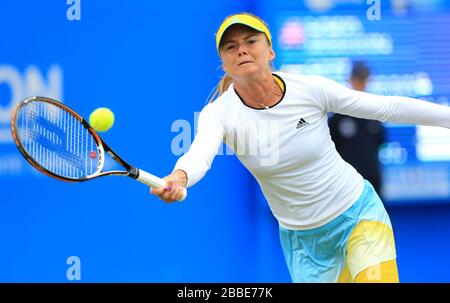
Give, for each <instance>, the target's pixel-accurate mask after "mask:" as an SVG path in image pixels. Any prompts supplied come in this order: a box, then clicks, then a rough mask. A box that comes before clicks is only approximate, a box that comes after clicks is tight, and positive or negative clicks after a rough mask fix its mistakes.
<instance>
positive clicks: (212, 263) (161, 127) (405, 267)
mask: <svg viewBox="0 0 450 303" xmlns="http://www.w3.org/2000/svg"><path fill="white" fill-rule="evenodd" d="M76 2H77V1H70V0H69V1H64V0H60V1H48V0H46V1H39V2H36V1H8V2H6V1H3V2H1V3H0V29H1V30H0V33H1V39H0V191H1V193H0V282H70V280H69V279H68V276H67V271H68V269H70V266H71V264H70V262H69V264H68V260H70V257H72V256H74V257H77V258H78V259H79V261H80V262H81V263H80V264H81V265H80V269H81V271H80V272H81V277H80V278H81V280H80V281H82V282H289V281H290V278H289V274H288V272H287V269H286V266H285V263H284V259H283V256H282V253H281V248H280V245H279V239H278V232H277V223H276V222H275V220H274V218H273V217H272V215H271V214H270V210H269V208H268V207H267V205H266V202H265V201H264V199H263V197H262V196H261V192H260V190H259V189H258V188H257V184H256V182H255V181H254V179H253V178H252V177H251V176H250V174H249V173H248V172H247V171H246V170H245V169H244V168H243V167H242V165H241V164H240V163H239V162H238V161H237V159H236V158H235V157H234V156H232V155H226V152H223V154H224V155H218V156H217V157H216V158H215V160H214V163H213V166H212V169H211V170H210V172H209V173H208V174H207V175H206V177H205V178H204V179H203V180H202V181H201V182H200V183H198V185H196V186H194V187H192V188H191V189H190V191H189V197H188V199H187V200H186V201H185V202H183V203H174V204H170V205H167V204H164V203H162V202H161V201H159V200H158V199H157V198H155V197H154V196H151V195H149V194H148V188H146V187H145V186H143V185H142V184H140V183H138V182H133V181H132V180H130V179H128V178H120V177H115V178H114V177H111V178H104V179H97V180H95V181H92V182H86V183H81V184H70V183H63V182H59V181H56V180H52V179H50V178H47V177H45V176H42V175H40V174H39V173H36V172H35V171H34V170H33V169H32V168H30V167H29V165H28V164H27V163H26V162H25V161H24V160H22V158H21V156H20V154H19V153H18V151H17V149H16V147H15V145H14V144H13V142H12V140H11V136H10V135H9V133H10V130H9V123H10V114H11V110H12V108H13V106H14V105H15V104H16V103H17V102H18V101H19V100H21V99H23V98H25V97H27V96H30V95H45V96H50V97H54V98H56V99H61V100H63V101H64V102H65V103H66V104H68V105H69V106H71V107H72V108H74V109H75V110H76V111H78V112H79V113H80V114H82V115H83V116H85V117H87V116H88V115H89V114H90V112H91V111H92V110H94V109H95V108H97V107H101V106H106V107H109V108H111V109H112V110H113V111H114V113H115V116H116V123H115V125H114V127H113V128H112V129H111V130H110V131H109V132H107V133H105V134H104V135H103V136H102V137H103V138H104V139H105V141H106V142H108V144H109V145H110V146H111V147H112V148H113V149H114V150H116V151H117V152H118V153H119V154H120V155H121V156H122V157H123V158H125V159H126V160H128V161H129V162H131V163H132V164H134V165H136V166H139V167H142V168H143V169H146V170H148V171H151V172H152V173H155V174H156V175H159V176H165V175H166V174H168V173H169V172H170V171H171V170H172V168H173V165H174V164H175V161H176V160H177V158H178V157H179V155H180V154H181V153H182V152H183V151H185V150H186V148H187V147H188V146H189V143H190V140H191V139H192V138H193V136H194V133H195V121H196V116H197V115H196V113H198V112H199V111H200V110H201V109H202V107H203V106H204V104H205V102H206V99H207V97H208V95H209V93H210V91H211V90H212V88H213V87H214V86H215V85H216V83H217V82H218V80H219V77H220V76H221V71H220V69H219V66H220V61H219V59H218V57H217V54H216V50H215V37H214V33H215V31H216V29H217V27H218V26H219V25H220V23H221V21H222V20H223V19H224V18H225V17H226V16H227V15H229V14H232V13H236V12H241V11H250V12H253V13H256V14H259V15H261V16H262V17H263V18H264V19H266V20H267V21H268V22H269V24H273V28H274V29H275V30H274V31H275V36H276V33H277V32H278V28H279V26H280V24H281V21H280V20H282V18H283V16H286V7H289V8H293V9H294V10H300V12H306V11H307V9H308V8H307V7H305V6H304V5H303V4H302V5H298V6H294V7H292V5H293V4H292V3H293V2H292V1H279V2H276V3H278V4H276V3H275V1H273V2H272V1H269V0H267V1H250V0H249V1H215V2H214V5H211V3H208V2H207V1H189V2H184V1H180V2H164V1H161V2H154V1H152V2H150V1H127V2H124V1H122V2H117V3H116V2H111V1H105V0H97V1H88V0H80V1H79V3H80V4H81V5H80V10H79V12H80V15H79V18H80V20H69V19H70V16H69V18H68V10H69V12H72V11H71V9H73V6H74V5H75V4H76ZM297 2H299V3H301V2H302V1H297ZM341 2H342V1H341ZM353 2H354V1H353ZM282 5H287V6H282ZM354 5H359V7H361V8H362V9H363V10H364V13H365V9H367V5H366V4H365V1H362V2H361V3H359V4H354ZM333 9H340V8H339V7H337V8H333ZM342 9H345V8H342ZM75 17H77V16H75ZM72 18H74V15H72ZM380 22H381V21H380ZM380 24H382V23H380ZM282 64H283V62H281V61H277V62H276V65H277V66H281V65H282ZM223 151H225V150H223ZM389 212H390V214H391V219H392V222H393V225H394V228H395V236H396V241H397V250H398V254H399V259H398V263H399V269H400V278H401V279H402V280H403V281H414V282H421V281H450V272H449V268H450V261H449V260H448V255H449V253H450V244H448V243H449V241H447V239H448V234H449V231H450V222H449V219H450V209H449V207H448V206H447V204H441V205H435V204H430V203H428V204H427V203H422V204H417V205H415V206H411V205H404V206H392V207H389ZM75 281H77V280H75Z"/></svg>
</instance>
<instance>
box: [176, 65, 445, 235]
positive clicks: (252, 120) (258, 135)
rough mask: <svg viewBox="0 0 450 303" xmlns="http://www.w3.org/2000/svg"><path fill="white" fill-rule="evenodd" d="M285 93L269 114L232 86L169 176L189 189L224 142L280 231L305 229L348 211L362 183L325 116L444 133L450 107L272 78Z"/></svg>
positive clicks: (203, 118) (209, 109)
mask: <svg viewBox="0 0 450 303" xmlns="http://www.w3.org/2000/svg"><path fill="white" fill-rule="evenodd" d="M274 76H276V77H278V78H280V79H281V80H282V81H283V83H284V86H285V90H284V95H283V97H282V99H281V101H280V102H278V103H277V104H275V105H274V106H272V107H270V108H268V109H254V108H251V107H248V106H247V105H245V104H244V103H243V101H242V100H241V99H240V97H239V96H238V95H237V93H236V91H235V89H234V87H233V85H231V86H230V87H229V88H228V90H227V91H226V92H225V93H224V94H222V96H220V97H219V98H218V99H217V100H215V101H214V102H213V103H210V104H208V105H206V106H205V107H204V108H203V110H202V111H201V113H200V115H199V121H198V128H197V134H196V136H195V138H194V141H193V143H192V145H191V146H190V149H189V151H188V152H187V153H186V154H185V155H183V156H182V157H180V158H179V159H178V161H177V163H176V165H175V168H174V170H176V169H181V170H184V171H185V172H186V174H187V177H188V183H187V187H190V186H192V185H194V184H195V183H197V182H198V181H199V180H200V179H201V178H202V177H203V176H204V175H205V173H206V171H207V170H208V169H210V167H211V164H212V161H213V159H214V157H215V155H216V154H217V152H218V149H219V147H220V145H221V142H222V141H224V142H225V143H226V144H227V145H228V146H229V147H230V148H231V149H232V150H233V151H234V152H235V154H236V155H237V157H238V158H239V160H240V161H241V162H242V163H243V165H244V166H245V167H246V168H247V169H248V170H249V171H250V172H251V173H252V174H253V176H254V177H255V178H256V180H257V181H258V183H259V185H260V186H261V189H262V191H263V193H264V196H265V198H266V199H267V201H268V203H269V206H270V208H271V210H272V213H273V215H274V216H275V217H276V219H277V220H278V222H279V224H280V225H281V226H282V227H285V228H288V229H311V228H315V227H319V226H321V225H323V224H326V223H328V222H329V221H331V220H333V219H334V218H336V217H338V216H339V215H340V214H342V213H343V212H345V211H346V210H347V209H348V208H350V207H351V206H352V204H353V203H354V202H356V200H357V199H358V197H359V196H360V195H361V193H362V191H363V187H364V182H363V178H362V176H361V175H360V174H359V173H358V172H357V171H356V170H355V169H354V168H353V167H352V166H351V165H350V164H348V163H347V162H345V161H344V160H343V159H342V158H341V157H340V155H339V154H338V152H337V151H336V148H335V145H334V143H333V141H332V140H331V137H330V132H329V128H328V123H327V113H328V112H335V113H340V114H345V115H350V116H355V117H360V118H366V119H374V120H379V121H383V122H384V121H389V122H394V123H412V124H421V125H430V126H442V127H447V128H450V107H447V106H443V105H438V104H434V103H431V102H426V101H422V100H419V99H413V98H407V97H396V96H378V95H373V94H368V93H364V92H358V91H354V90H351V89H349V88H347V87H345V86H343V85H341V84H339V83H337V82H335V81H332V80H329V79H327V78H324V77H321V76H305V75H296V74H288V73H281V72H276V73H274Z"/></svg>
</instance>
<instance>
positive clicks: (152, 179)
mask: <svg viewBox="0 0 450 303" xmlns="http://www.w3.org/2000/svg"><path fill="white" fill-rule="evenodd" d="M136 180H138V181H139V182H141V183H144V184H146V185H148V186H153V187H165V186H166V184H167V182H166V181H165V180H164V179H161V178H158V177H157V176H154V175H152V174H150V173H148V172H146V171H144V170H142V169H139V174H138V176H137V178H136ZM182 190H183V197H181V199H180V200H178V201H180V202H181V201H183V200H184V199H186V196H187V189H186V188H184V187H183V188H182Z"/></svg>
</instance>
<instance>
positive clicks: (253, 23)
mask: <svg viewBox="0 0 450 303" xmlns="http://www.w3.org/2000/svg"><path fill="white" fill-rule="evenodd" d="M233 24H243V25H247V26H248V27H251V28H253V29H255V30H257V31H259V32H262V33H264V34H265V35H266V37H267V39H269V42H270V44H272V36H271V35H270V31H269V29H268V28H267V26H266V25H265V24H264V23H263V22H262V21H261V20H259V19H258V18H255V17H253V16H251V15H246V14H236V15H232V16H230V17H229V18H227V19H225V21H223V23H222V25H221V26H220V27H219V30H218V31H217V34H216V48H217V51H219V45H220V40H221V39H222V36H223V34H224V33H225V31H226V30H227V29H228V28H229V27H230V26H232V25H233Z"/></svg>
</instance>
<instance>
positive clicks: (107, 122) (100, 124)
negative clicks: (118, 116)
mask: <svg viewBox="0 0 450 303" xmlns="http://www.w3.org/2000/svg"><path fill="white" fill-rule="evenodd" d="M89 124H90V125H91V126H92V128H93V129H95V130H96V131H98V132H106V131H108V130H109V129H110V128H111V127H112V126H113V124H114V113H113V112H112V111H111V110H110V109H109V108H106V107H100V108H97V109H96V110H94V111H93V112H92V114H91V115H90V116H89Z"/></svg>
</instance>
